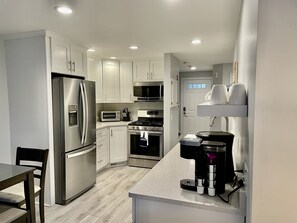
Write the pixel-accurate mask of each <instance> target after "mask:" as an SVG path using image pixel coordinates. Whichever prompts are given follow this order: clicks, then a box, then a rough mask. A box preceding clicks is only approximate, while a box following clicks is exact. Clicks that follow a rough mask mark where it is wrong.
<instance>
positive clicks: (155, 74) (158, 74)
mask: <svg viewBox="0 0 297 223" xmlns="http://www.w3.org/2000/svg"><path fill="white" fill-rule="evenodd" d="M150 75H151V76H150V79H151V80H153V81H163V79H164V61H163V60H151V61H150Z"/></svg>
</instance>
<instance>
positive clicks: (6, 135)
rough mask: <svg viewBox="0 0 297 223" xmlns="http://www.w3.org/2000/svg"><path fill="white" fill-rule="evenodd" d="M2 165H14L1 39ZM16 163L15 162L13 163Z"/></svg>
mask: <svg viewBox="0 0 297 223" xmlns="http://www.w3.org/2000/svg"><path fill="white" fill-rule="evenodd" d="M0 105H1V106H0V123H1V125H0V126H1V127H0V154H1V156H0V163H9V164H10V163H12V162H13V161H12V159H11V147H10V125H9V104H8V90H7V75H6V58H5V45H4V41H3V40H2V39H0ZM13 163H14V162H13Z"/></svg>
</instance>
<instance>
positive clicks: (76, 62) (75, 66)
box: [70, 44, 87, 76]
mask: <svg viewBox="0 0 297 223" xmlns="http://www.w3.org/2000/svg"><path fill="white" fill-rule="evenodd" d="M70 52H71V68H72V74H75V75H83V76H85V75H86V74H87V49H86V48H84V47H81V46H77V45H73V44H71V51H70Z"/></svg>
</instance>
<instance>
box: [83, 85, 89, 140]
mask: <svg viewBox="0 0 297 223" xmlns="http://www.w3.org/2000/svg"><path fill="white" fill-rule="evenodd" d="M83 88H84V95H85V111H86V112H85V141H84V142H85V143H86V142H87V138H88V128H89V108H88V107H89V103H88V93H87V90H86V84H85V83H83Z"/></svg>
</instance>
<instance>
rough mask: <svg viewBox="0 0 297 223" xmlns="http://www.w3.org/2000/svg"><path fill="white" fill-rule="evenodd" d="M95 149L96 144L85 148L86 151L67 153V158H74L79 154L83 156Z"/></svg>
mask: <svg viewBox="0 0 297 223" xmlns="http://www.w3.org/2000/svg"><path fill="white" fill-rule="evenodd" d="M94 149H96V147H95V146H94V147H92V148H90V149H87V150H84V151H80V152H77V153H73V154H70V155H67V156H66V157H67V159H70V158H74V157H77V156H82V155H84V154H87V153H89V152H91V151H93V150H94Z"/></svg>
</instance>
